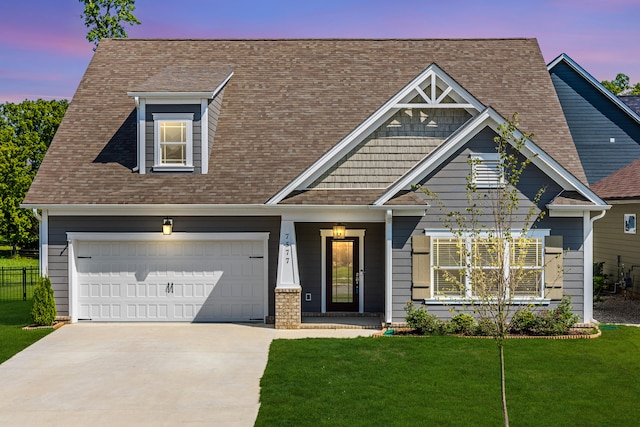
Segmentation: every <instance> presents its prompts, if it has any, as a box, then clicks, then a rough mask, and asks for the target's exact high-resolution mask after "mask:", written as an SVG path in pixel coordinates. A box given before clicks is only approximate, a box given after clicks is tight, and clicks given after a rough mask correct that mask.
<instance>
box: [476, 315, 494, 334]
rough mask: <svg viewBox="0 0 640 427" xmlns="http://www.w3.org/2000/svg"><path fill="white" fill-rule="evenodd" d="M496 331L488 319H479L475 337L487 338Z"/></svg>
mask: <svg viewBox="0 0 640 427" xmlns="http://www.w3.org/2000/svg"><path fill="white" fill-rule="evenodd" d="M496 331H497V327H496V324H495V323H493V322H492V321H491V320H489V319H480V321H479V322H478V327H477V329H476V335H480V336H483V337H489V336H493V335H495V333H496Z"/></svg>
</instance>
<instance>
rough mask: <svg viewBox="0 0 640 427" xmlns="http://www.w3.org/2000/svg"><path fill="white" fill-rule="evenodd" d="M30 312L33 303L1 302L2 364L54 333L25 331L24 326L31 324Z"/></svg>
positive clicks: (0, 347) (0, 357)
mask: <svg viewBox="0 0 640 427" xmlns="http://www.w3.org/2000/svg"><path fill="white" fill-rule="evenodd" d="M30 311H31V301H9V302H0V363H2V362H4V361H5V360H8V359H9V358H11V356H13V355H14V354H16V353H18V352H20V351H22V350H23V349H25V348H27V347H29V346H30V345H31V344H33V343H34V342H36V341H38V340H39V339H40V338H42V337H44V336H45V335H48V334H50V333H51V332H52V331H53V329H36V330H30V331H23V330H22V327H23V326H27V325H29V324H31V315H30Z"/></svg>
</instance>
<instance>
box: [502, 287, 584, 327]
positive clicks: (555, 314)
mask: <svg viewBox="0 0 640 427" xmlns="http://www.w3.org/2000/svg"><path fill="white" fill-rule="evenodd" d="M577 321H578V316H576V315H575V314H573V312H572V311H571V299H570V298H569V297H568V296H566V295H565V296H564V297H563V298H562V301H560V303H559V304H558V307H556V308H554V309H552V310H543V311H540V312H538V313H533V312H532V311H531V310H529V309H527V310H519V311H517V312H516V313H515V314H514V315H513V317H512V318H511V322H510V323H509V331H510V332H511V333H513V334H523V335H540V336H549V335H564V334H566V333H567V332H569V328H571V327H572V326H573V325H575V324H576V322H577Z"/></svg>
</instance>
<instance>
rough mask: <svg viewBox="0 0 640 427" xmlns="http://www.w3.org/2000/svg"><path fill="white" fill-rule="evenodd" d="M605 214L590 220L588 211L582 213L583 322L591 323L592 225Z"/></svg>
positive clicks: (603, 213)
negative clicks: (583, 233) (583, 235)
mask: <svg viewBox="0 0 640 427" xmlns="http://www.w3.org/2000/svg"><path fill="white" fill-rule="evenodd" d="M606 213H607V211H606V210H603V211H602V212H601V213H600V214H598V215H596V216H594V217H593V218H591V213H590V212H589V211H587V212H585V213H584V217H583V218H584V219H583V224H584V228H585V230H584V231H585V239H584V270H583V271H584V322H585V323H589V322H592V321H593V223H594V222H596V221H597V220H599V219H601V218H602V217H604V216H605V214H606Z"/></svg>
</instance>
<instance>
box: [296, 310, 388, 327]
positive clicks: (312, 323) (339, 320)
mask: <svg viewBox="0 0 640 427" xmlns="http://www.w3.org/2000/svg"><path fill="white" fill-rule="evenodd" d="M300 329H382V319H381V317H380V314H379V313H304V314H303V315H302V324H301V325H300Z"/></svg>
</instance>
